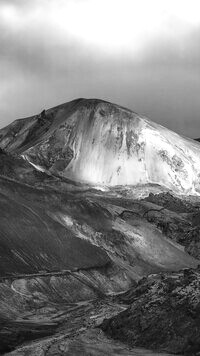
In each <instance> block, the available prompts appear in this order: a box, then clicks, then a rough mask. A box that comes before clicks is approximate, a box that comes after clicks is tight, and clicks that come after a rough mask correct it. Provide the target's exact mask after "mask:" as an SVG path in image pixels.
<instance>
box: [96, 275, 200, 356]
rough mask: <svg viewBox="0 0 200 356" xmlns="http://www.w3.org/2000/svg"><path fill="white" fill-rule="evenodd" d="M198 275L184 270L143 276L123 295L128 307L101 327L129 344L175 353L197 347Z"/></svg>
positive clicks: (193, 350)
mask: <svg viewBox="0 0 200 356" xmlns="http://www.w3.org/2000/svg"><path fill="white" fill-rule="evenodd" d="M199 283H200V274H199V271H198V270H196V271H195V270H184V271H183V272H180V273H178V274H175V273H172V274H160V275H157V276H152V277H151V276H149V277H148V278H144V279H143V280H141V281H140V282H139V284H138V287H137V288H135V289H134V290H132V291H129V292H128V293H127V294H125V295H123V297H122V299H123V301H125V300H126V302H128V303H130V307H129V308H128V309H127V310H125V311H123V312H121V313H120V314H118V315H117V316H115V317H113V318H112V319H110V320H105V321H104V323H103V325H102V328H103V330H104V331H106V333H108V334H109V335H110V336H112V337H113V338H116V339H118V340H121V341H123V342H125V343H128V344H129V345H132V346H133V345H134V346H137V345H140V346H141V345H142V346H143V347H148V348H151V349H156V350H159V351H165V352H171V353H175V354H184V355H190V356H191V355H197V352H198V351H199V350H200V339H199V326H200V314H199V308H200V292H199Z"/></svg>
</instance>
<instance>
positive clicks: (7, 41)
mask: <svg viewBox="0 0 200 356" xmlns="http://www.w3.org/2000/svg"><path fill="white" fill-rule="evenodd" d="M93 1H94V3H95V4H96V3H97V0H93ZM155 1H157V0H155ZM155 1H154V0H153V1H152V2H151V6H153V5H152V4H153V3H154V2H155ZM170 1H171V0H170ZM170 1H169V3H170ZM174 1H175V2H173V4H175V5H176V6H175V5H174V7H175V10H176V11H175V13H174V14H172V13H170V11H169V10H170V9H171V8H172V7H171V8H170V7H167V8H166V13H167V15H166V14H165V15H163V16H164V17H161V18H160V19H159V18H158V22H157V23H158V27H156V26H157V25H156V26H155V27H153V30H152V31H149V35H148V28H149V26H150V25H151V22H152V20H151V21H150V20H148V21H147V23H146V25H145V24H144V20H145V19H147V18H148V16H150V14H152V13H153V11H154V8H153V10H152V9H151V13H148V11H147V13H146V14H145V17H144V18H143V17H142V15H141V14H142V7H139V8H138V15H140V16H139V17H138V18H137V19H136V16H137V13H136V12H135V13H131V12H130V14H129V15H128V16H127V18H126V19H125V20H124V19H123V21H122V17H123V16H125V15H126V14H127V11H128V9H127V8H125V5H126V4H129V6H132V5H130V4H132V2H130V1H129V0H125V2H123V3H124V4H125V5H124V7H123V8H122V7H120V6H121V5H120V4H121V3H122V2H121V1H118V0H116V1H115V4H117V3H118V7H117V5H116V6H114V7H113V8H112V6H113V0H107V2H105V1H104V0H102V2H98V9H99V7H101V11H100V12H98V11H97V8H96V10H95V6H94V5H91V0H73V1H72V0H65V1H63V0H56V1H55V0H40V1H39V0H34V1H27V0H26V1H25V0H16V1H13V0H12V1H11V0H10V1H9V0H6V1H2V0H0V80H1V87H0V125H1V126H3V125H5V124H7V123H8V122H10V121H12V120H14V119H15V118H18V117H25V116H29V115H32V114H34V113H36V112H38V111H40V110H42V109H43V108H44V107H45V108H47V107H51V106H54V105H57V104H59V103H62V102H64V101H68V100H71V99H73V98H75V97H100V98H102V99H106V100H110V101H113V102H116V103H119V104H121V105H124V106H128V107H130V108H132V109H134V110H135V111H138V112H142V113H144V114H146V115H147V116H150V118H151V119H152V120H155V121H157V122H160V123H161V124H163V125H166V126H168V127H169V128H171V129H173V130H176V131H179V132H180V133H183V134H185V135H189V136H194V135H197V136H198V134H197V130H199V134H200V128H199V122H198V121H199V112H200V103H199V102H200V101H199V92H200V23H199V24H198V16H197V17H195V12H194V11H193V10H192V11H193V12H191V11H190V13H189V14H188V19H189V20H188V21H186V20H187V16H186V14H187V11H189V10H187V9H188V8H187V6H186V7H184V5H183V6H182V9H183V10H184V11H185V12H184V11H183V14H182V15H181V16H180V17H178V14H179V11H178V9H179V8H178V5H177V4H178V1H177V0H174ZM133 2H134V1H133ZM144 2H145V0H143V3H144ZM183 2H185V3H186V2H187V4H189V2H188V1H184V0H183ZM108 3H110V7H108V5H106V4H108ZM146 3H147V1H146ZM157 3H158V2H157ZM163 3H166V4H167V2H165V1H164V2H163ZM82 4H84V5H85V6H83V5H82ZM173 4H172V5H173ZM111 5H112V6H111ZM119 5H120V6H119ZM66 9H68V12H67V11H66ZM120 9H122V11H120ZM63 10H65V11H63ZM89 10H90V11H89ZM161 10H162V9H161ZM161 10H159V11H161ZM186 10H187V11H186ZM88 11H89V13H87V12H88ZM163 11H164V10H163ZM143 12H144V10H143ZM157 14H160V12H158V13H157ZM86 15H87V16H86ZM156 16H157V15H156ZM91 18H92V20H90V19H91ZM161 19H164V22H163V23H161V24H160V21H161ZM69 20H70V21H69ZM154 20H156V21H157V17H154ZM126 21H129V23H128V25H126ZM87 22H88V23H89V24H88V23H87ZM140 22H141V23H140ZM98 26H100V28H99V29H98ZM112 26H113V27H112ZM123 26H124V28H123V29H122V27H123ZM137 26H139V29H138V30H137V31H138V32H137V33H136V35H137V36H138V37H137V36H136V35H135V34H134V35H132V34H131V33H129V32H130V31H134V30H136V28H137ZM76 27H77V28H76ZM110 28H111V30H110ZM143 28H145V31H144V35H145V36H143V32H141V31H143ZM116 29H117V32H116V33H115V31H116ZM120 29H121V33H120ZM157 29H159V31H158V30H157ZM91 31H93V34H91V35H90V32H91ZM101 33H103V37H102V38H101ZM106 35H107V37H108V38H107V39H106ZM95 36H96V37H95ZM140 36H141V37H140ZM136 39H137V41H139V39H141V43H142V45H141V46H140V43H139V42H140V41H139V42H137V46H136V42H135V43H134V41H136ZM95 40H96V42H97V43H95ZM112 42H113V47H112V46H111V44H112ZM118 44H119V45H118ZM131 46H133V47H134V48H132V47H131ZM11 103H12V105H11ZM11 107H12V110H11Z"/></svg>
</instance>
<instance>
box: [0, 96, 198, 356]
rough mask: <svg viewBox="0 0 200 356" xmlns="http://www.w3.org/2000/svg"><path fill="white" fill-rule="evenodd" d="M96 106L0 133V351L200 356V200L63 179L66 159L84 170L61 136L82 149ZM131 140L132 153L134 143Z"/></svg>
mask: <svg viewBox="0 0 200 356" xmlns="http://www.w3.org/2000/svg"><path fill="white" fill-rule="evenodd" d="M81 103H82V101H81ZM79 104H80V102H79ZM79 104H78V105H79ZM94 104H95V105H96V103H93V106H92V110H90V108H88V107H86V108H85V107H82V106H81V112H79V111H77V107H76V105H77V102H73V103H71V104H70V105H68V106H66V107H65V106H64V107H61V108H60V109H59V108H55V109H54V110H53V109H51V110H50V111H48V112H47V113H45V112H42V113H41V114H40V115H36V116H35V117H32V118H28V119H23V120H21V121H20V120H18V121H16V122H15V123H13V124H11V125H10V126H9V127H7V128H5V129H3V130H0V147H1V148H2V149H1V150H0V211H1V214H0V353H1V354H11V355H19V356H20V355H22V356H36V355H37V356H47V355H48V356H53V355H62V356H64V355H69V356H73V355H74V356H79V355H80V356H82V355H86V356H91V355H92V356H96V355H97V356H98V355H102V356H103V355H113V356H114V355H126V356H131V355H133V356H139V355H140V356H147V355H148V356H156V355H157V356H158V355H165V356H166V355H177V354H179V355H188V356H189V355H190V356H192V355H196V356H197V355H199V353H200V341H199V340H200V338H199V331H200V319H199V316H200V292H199V290H200V289H199V283H200V269H199V264H200V239H199V231H200V198H199V197H198V194H196V195H195V196H192V195H189V194H187V195H180V192H178V193H179V194H178V195H177V194H176V189H177V186H176V187H175V189H172V190H170V189H169V187H168V188H166V186H165V185H162V184H158V183H155V182H152V183H146V184H144V182H143V183H141V184H139V183H138V184H136V185H113V186H104V185H97V184H89V183H87V182H83V181H78V180H77V179H76V180H72V179H71V178H70V177H69V176H68V175H67V174H65V173H66V171H65V168H66V167H65V166H64V163H65V164H66V165H67V164H68V163H69V162H70V161H71V160H72V161H73V159H72V158H73V157H74V162H75V163H74V165H75V166H76V172H77V174H78V173H80V172H82V171H81V168H80V167H81V165H82V163H80V162H79V161H76V159H77V156H73V154H74V153H73V152H72V151H70V149H69V147H68V148H67V146H66V142H67V141H66V140H67V139H68V138H69V140H70V142H73V143H74V142H75V143H74V145H75V146H74V147H75V150H78V149H80V147H79V148H77V147H78V146H76V144H77V145H78V144H79V143H80V142H79V141H76V140H75V139H74V136H73V135H75V133H76V125H79V120H80V119H81V118H82V116H81V115H83V114H84V115H86V114H87V115H89V116H87V120H88V121H87V125H91V127H93V126H94V122H93V121H94V120H93V116H94V113H95V108H94ZM81 105H83V104H81ZM84 105H85V104H84ZM88 105H89V104H88ZM98 105H99V104H98ZM103 105H104V106H105V103H104V104H103ZM106 105H107V104H106ZM109 105H111V104H109ZM66 108H67V109H66ZM100 109H101V108H100V107H98V115H101V120H103V119H102V118H104V117H105V115H107V114H106V112H104V111H101V110H100ZM111 109H112V108H111ZM111 109H110V106H109V110H111ZM63 110H64V111H63ZM66 110H69V112H68V116H69V117H70V120H71V121H70V125H71V126H70V127H71V130H72V131H70V127H69V125H68V122H65V117H64V118H63V116H62V115H64V114H66ZM70 110H71V111H70ZM99 110H100V111H99ZM117 110H118V111H116V110H114V111H112V110H111V111H110V112H109V115H111V116H110V117H113V115H114V114H116V113H118V112H121V111H120V110H122V109H121V108H120V109H117ZM123 110H124V109H123ZM63 112H64V114H63ZM113 112H114V114H113ZM88 113H89V114H88ZM56 115H57V116H56ZM70 115H72V118H71V116H70ZM73 115H75V116H73ZM126 115H128V114H126V113H125V114H124V111H123V115H122V121H123V124H124V122H125V121H126V120H127V117H126ZM54 116H56V120H57V121H56V120H55V117H54ZM129 116H130V115H129ZM129 116H128V120H129V119H130V120H132V118H131V117H130V118H129ZM74 117H75V119H76V120H75V121H73V120H74V119H73V118H74ZM134 117H135V116H134ZM96 118H97V117H96ZM82 119H83V118H82ZM136 119H137V116H136ZM136 119H134V120H136ZM95 120H96V119H95ZM109 120H110V119H109ZM136 121H137V120H136ZM74 122H75V123H74ZM95 122H96V121H95ZM59 123H60V125H61V126H59ZM77 123H78V124H77ZM151 125H153V124H151ZM89 127H90V126H89ZM122 128H123V125H122V126H121V129H122ZM54 129H55V130H54ZM79 129H80V128H79ZM86 129H87V127H86V128H85V129H84V130H85V131H84V132H86V131H87V130H86ZM121 129H120V130H121ZM113 130H114V129H113ZM49 132H50V133H49ZM70 132H71V134H70ZM103 132H104V131H103ZM106 132H107V131H106ZM116 132H118V131H116ZM110 134H111V133H110ZM110 134H109V135H110ZM70 135H71V136H70ZM117 135H118V133H117ZM131 135H132V136H130V137H129V139H130V140H128V141H127V147H128V148H129V151H130V152H132V151H131V150H130V147H129V144H130V142H131V145H133V146H134V145H135V151H134V154H136V155H137V152H136V151H137V149H136V148H138V146H137V142H136V141H137V140H139V139H140V137H139V136H137V140H136V137H135V136H134V134H133V133H132V134H131ZM111 136H112V135H111ZM51 137H53V141H52V138H51ZM77 137H78V136H77ZM109 137H110V136H109ZM166 137H167V136H166ZM109 139H110V138H109ZM84 140H85V139H84ZM117 140H118V138H117ZM118 141H119V140H118ZM118 141H117V142H118ZM77 142H78V143H77ZM84 142H85V141H84ZM92 142H93V141H92ZM181 142H182V141H181ZM118 144H119V142H118V143H117V145H118ZM189 144H190V142H189V141H187V145H189ZM62 145H64V146H63V147H65V150H64V153H63V152H62V150H61V148H62ZM197 145H198V143H195V147H194V148H193V149H195V150H197V148H196V147H197ZM107 146H108V147H107V148H109V147H110V146H109V144H108V143H107ZM131 147H132V146H131ZM133 148H134V147H132V149H133ZM139 148H140V149H141V147H139ZM139 148H138V149H139ZM117 149H118V146H114V154H116V152H117V151H116V150H117ZM120 149H121V146H120ZM198 149H199V146H198ZM27 150H28V153H26V156H25V154H24V152H25V151H27ZM51 150H52V155H51ZM74 152H75V151H74ZM77 152H78V151H77ZM130 152H129V153H130ZM195 152H196V151H195ZM90 153H91V152H90ZM132 153H133V152H132ZM120 154H121V153H120ZM63 155H64V156H63ZM77 155H78V153H77ZM31 157H32V158H33V157H34V160H33V161H32V162H31V161H30V162H29V159H30V158H31ZM120 157H121V156H120ZM80 159H81V158H80ZM127 159H129V158H127ZM138 160H139V162H141V158H140V157H139V156H138ZM165 161H166V156H165ZM67 162H68V163H67ZM166 162H168V163H170V167H171V168H170V169H172V170H173V174H175V175H176V173H177V169H179V174H180V176H181V177H182V176H183V174H185V171H181V172H180V170H181V169H182V168H183V167H182V166H181V165H180V164H179V166H181V167H182V168H181V167H179V168H177V164H178V163H177V162H178V161H177V160H175V159H174V160H173V165H171V161H169V160H167V161H166ZM79 163H80V165H79ZM168 163H166V164H168ZM179 163H180V162H179ZM104 168H105V167H104ZM72 170H73V169H72ZM63 172H64V173H63ZM105 172H106V169H105ZM84 174H86V171H85V170H84ZM118 174H119V172H118V170H117V169H116V171H115V175H118ZM170 177H172V176H170ZM170 179H171V178H170ZM176 179H177V180H176V184H178V183H177V182H178V178H177V177H176ZM183 181H184V180H183ZM171 184H172V183H171V182H170V185H171ZM181 189H182V188H181ZM195 189H196V188H195ZM183 191H184V187H183Z"/></svg>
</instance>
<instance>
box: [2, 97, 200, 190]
mask: <svg viewBox="0 0 200 356" xmlns="http://www.w3.org/2000/svg"><path fill="white" fill-rule="evenodd" d="M0 147H1V148H2V149H4V150H6V151H7V152H15V153H19V154H20V155H21V156H22V157H23V158H24V159H27V160H28V161H29V162H30V163H32V164H33V165H35V166H36V167H37V168H38V169H40V170H44V171H48V172H50V173H51V174H54V175H59V176H63V177H65V178H68V179H72V180H75V181H77V182H85V183H89V184H92V185H94V186H95V185H103V186H104V185H106V186H116V185H136V184H147V183H153V184H160V185H162V186H164V187H167V188H169V189H171V190H173V191H174V192H176V193H177V194H193V195H199V192H200V185H199V184H200V183H199V175H200V144H199V143H198V142H195V141H193V140H190V139H187V138H184V137H182V136H180V135H178V134H176V133H174V132H172V131H170V130H168V129H166V128H164V127H162V126H160V125H158V124H156V123H154V122H152V121H150V120H148V119H147V118H145V117H142V116H140V115H138V114H136V113H134V112H132V111H130V110H128V109H125V108H122V107H120V106H118V105H115V104H111V103H108V102H105V101H102V100H97V99H78V100H74V101H72V102H69V103H66V104H63V105H60V106H57V107H55V108H52V109H49V110H46V111H45V110H44V111H43V112H42V113H41V114H40V115H36V116H33V117H30V118H27V119H22V120H17V121H15V122H14V123H12V124H11V125H9V126H7V127H6V128H4V129H2V130H0Z"/></svg>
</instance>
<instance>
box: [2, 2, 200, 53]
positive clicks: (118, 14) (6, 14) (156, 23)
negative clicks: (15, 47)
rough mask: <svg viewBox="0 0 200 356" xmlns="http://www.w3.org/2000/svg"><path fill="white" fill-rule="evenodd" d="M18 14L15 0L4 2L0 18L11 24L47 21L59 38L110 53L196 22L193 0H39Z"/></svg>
mask: <svg viewBox="0 0 200 356" xmlns="http://www.w3.org/2000/svg"><path fill="white" fill-rule="evenodd" d="M19 2H20V1H19ZM32 3H33V4H34V1H33V2H32ZM35 3H37V6H32V7H30V8H29V11H27V13H26V17H22V16H21V15H22V14H21V11H20V8H17V7H16V6H15V4H16V3H13V4H12V2H11V3H8V4H6V2H5V4H4V7H3V9H2V15H3V16H2V17H3V20H4V21H6V22H8V23H9V24H10V26H11V27H13V28H14V29H16V28H18V29H19V28H22V27H23V26H27V28H29V26H30V24H31V26H32V28H33V29H34V28H37V26H38V25H39V24H40V25H41V22H42V24H43V26H44V27H45V26H46V25H47V24H50V25H51V26H50V27H51V30H52V33H51V35H53V31H54V30H56V32H60V35H61V38H60V40H62V41H64V40H67V39H70V40H73V41H78V42H79V44H80V43H81V44H82V45H88V46H93V49H94V48H96V49H99V50H102V51H103V52H104V53H105V52H106V53H107V54H111V53H113V52H114V54H115V53H116V51H117V52H119V51H128V52H129V53H134V52H136V51H137V50H139V49H142V48H144V47H145V46H146V45H147V44H148V43H149V42H151V41H153V40H155V39H156V38H159V37H160V36H161V35H163V36H165V37H166V38H167V37H169V38H171V37H172V38H173V37H174V36H177V35H180V36H181V35H183V34H184V32H185V31H187V30H188V27H190V28H191V27H195V26H197V25H199V24H200V1H199V0H67V1H66V0H60V1H58V0H49V1H47V0H45V1H41V2H39V1H37V0H36V1H35Z"/></svg>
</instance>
